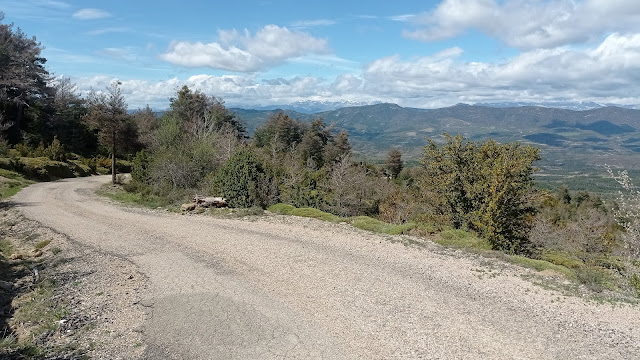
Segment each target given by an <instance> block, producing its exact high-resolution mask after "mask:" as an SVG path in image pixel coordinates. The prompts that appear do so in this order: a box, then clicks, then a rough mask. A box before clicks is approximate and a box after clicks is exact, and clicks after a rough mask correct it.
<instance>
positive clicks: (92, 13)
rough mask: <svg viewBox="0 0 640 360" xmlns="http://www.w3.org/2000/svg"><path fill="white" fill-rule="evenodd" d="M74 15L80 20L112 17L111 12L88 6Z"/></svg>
mask: <svg viewBox="0 0 640 360" xmlns="http://www.w3.org/2000/svg"><path fill="white" fill-rule="evenodd" d="M72 16H73V18H75V19H78V20H95V19H102V18H108V17H111V14H110V13H109V12H107V11H104V10H100V9H92V8H86V9H81V10H78V11H76V12H75V13H73V15H72Z"/></svg>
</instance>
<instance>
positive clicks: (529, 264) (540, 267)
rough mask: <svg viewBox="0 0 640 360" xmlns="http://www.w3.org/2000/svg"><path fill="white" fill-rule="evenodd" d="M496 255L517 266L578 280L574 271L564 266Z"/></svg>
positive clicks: (522, 257)
mask: <svg viewBox="0 0 640 360" xmlns="http://www.w3.org/2000/svg"><path fill="white" fill-rule="evenodd" d="M495 253H496V254H499V255H498V256H497V257H498V258H500V259H502V260H505V261H507V262H509V263H512V264H515V265H519V266H522V267H525V268H528V269H533V270H536V271H538V272H540V271H545V270H550V271H554V272H556V273H559V274H562V275H564V276H565V277H566V278H568V279H575V278H576V274H575V272H574V271H572V270H571V269H568V268H566V267H564V266H562V265H556V264H552V263H550V262H548V261H545V260H537V259H531V258H528V257H524V256H519V255H508V254H504V253H500V252H497V251H496V252H495Z"/></svg>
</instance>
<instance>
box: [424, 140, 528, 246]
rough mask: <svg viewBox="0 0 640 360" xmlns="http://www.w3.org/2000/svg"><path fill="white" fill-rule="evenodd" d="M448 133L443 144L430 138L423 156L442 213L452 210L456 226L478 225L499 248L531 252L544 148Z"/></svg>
mask: <svg viewBox="0 0 640 360" xmlns="http://www.w3.org/2000/svg"><path fill="white" fill-rule="evenodd" d="M445 137H446V144H444V145H443V146H438V145H437V144H436V143H435V142H434V141H432V140H429V145H427V146H426V147H425V149H424V156H423V158H422V164H423V165H424V166H425V169H426V177H425V179H424V182H425V185H427V187H428V188H427V189H426V190H427V191H433V192H434V193H436V194H437V195H438V197H437V204H438V206H439V208H440V209H439V210H440V211H439V212H438V213H442V214H448V215H450V216H451V220H452V222H453V225H454V227H455V228H469V229H472V230H474V231H476V232H477V233H478V234H479V235H480V236H482V237H483V238H485V239H487V240H488V241H489V242H490V243H491V245H492V247H493V248H494V249H496V250H502V251H506V252H509V253H528V252H529V250H530V247H529V242H528V238H527V235H528V232H529V229H530V227H531V223H532V220H533V215H534V214H535V208H534V207H533V206H532V203H531V200H532V196H531V195H532V193H533V191H532V187H533V178H532V175H533V173H534V171H535V170H536V169H535V168H534V167H533V162H534V161H537V160H539V159H540V156H539V155H538V149H536V148H533V147H530V146H524V147H522V146H520V144H519V143H511V144H498V143H497V142H495V141H493V140H489V141H487V142H485V143H483V144H476V143H474V142H471V141H467V140H465V139H464V138H463V137H462V136H460V135H458V136H456V137H453V136H450V135H448V134H445Z"/></svg>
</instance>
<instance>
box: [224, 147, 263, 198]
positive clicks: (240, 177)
mask: <svg viewBox="0 0 640 360" xmlns="http://www.w3.org/2000/svg"><path fill="white" fill-rule="evenodd" d="M264 181H266V179H265V173H264V169H263V167H262V163H261V162H260V159H259V158H258V157H257V156H256V155H255V154H254V153H253V152H252V151H251V150H250V149H248V148H242V149H240V150H239V151H237V152H236V153H235V154H234V155H233V156H232V157H231V158H230V159H229V160H228V161H227V162H226V163H225V164H224V166H223V167H222V168H221V169H220V171H219V172H218V174H217V176H216V180H215V182H214V193H220V194H222V195H223V196H224V197H225V198H226V199H227V200H228V202H229V206H230V207H242V208H248V207H252V206H260V207H264V206H265V205H266V204H264V202H263V201H262V199H263V197H262V194H260V193H259V192H258V189H259V188H260V183H261V182H264Z"/></svg>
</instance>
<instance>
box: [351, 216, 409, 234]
mask: <svg viewBox="0 0 640 360" xmlns="http://www.w3.org/2000/svg"><path fill="white" fill-rule="evenodd" d="M349 223H350V224H351V225H353V226H354V227H357V228H358V229H362V230H367V231H373V232H377V233H381V234H388V235H400V234H407V233H409V231H411V229H413V228H414V227H415V226H416V224H415V223H405V224H401V225H395V224H388V223H385V222H382V221H380V220H378V219H373V218H371V217H368V216H356V217H354V218H350V219H349Z"/></svg>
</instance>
